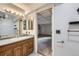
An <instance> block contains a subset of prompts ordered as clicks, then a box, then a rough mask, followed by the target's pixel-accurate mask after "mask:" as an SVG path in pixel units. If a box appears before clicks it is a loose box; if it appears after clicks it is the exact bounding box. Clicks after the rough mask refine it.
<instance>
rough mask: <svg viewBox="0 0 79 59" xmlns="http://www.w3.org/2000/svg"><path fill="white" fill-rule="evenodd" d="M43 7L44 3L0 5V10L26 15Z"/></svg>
mask: <svg viewBox="0 0 79 59" xmlns="http://www.w3.org/2000/svg"><path fill="white" fill-rule="evenodd" d="M43 5H45V4H44V3H0V10H4V9H7V10H11V11H14V12H18V13H22V14H27V13H29V12H31V11H33V10H35V9H38V8H39V7H41V6H43Z"/></svg>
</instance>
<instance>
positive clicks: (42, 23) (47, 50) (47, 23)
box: [37, 8, 52, 56]
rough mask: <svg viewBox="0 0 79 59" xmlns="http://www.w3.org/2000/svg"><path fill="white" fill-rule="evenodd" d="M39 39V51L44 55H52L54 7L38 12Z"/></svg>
mask: <svg viewBox="0 0 79 59" xmlns="http://www.w3.org/2000/svg"><path fill="white" fill-rule="evenodd" d="M37 25H38V36H37V37H38V39H37V52H38V53H40V54H41V55H44V56H51V55H52V8H48V9H46V10H43V11H41V12H39V13H37Z"/></svg>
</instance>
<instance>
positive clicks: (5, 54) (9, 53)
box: [0, 48, 13, 56]
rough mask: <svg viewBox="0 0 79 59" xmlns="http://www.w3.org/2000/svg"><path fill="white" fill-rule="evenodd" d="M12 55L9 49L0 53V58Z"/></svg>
mask: <svg viewBox="0 0 79 59" xmlns="http://www.w3.org/2000/svg"><path fill="white" fill-rule="evenodd" d="M12 55H13V51H12V49H11V48H10V49H8V50H5V51H3V52H0V56H12Z"/></svg>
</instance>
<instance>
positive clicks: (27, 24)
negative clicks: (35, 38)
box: [23, 18, 34, 30]
mask: <svg viewBox="0 0 79 59" xmlns="http://www.w3.org/2000/svg"><path fill="white" fill-rule="evenodd" d="M33 22H34V19H33V18H28V19H27V20H24V21H23V30H33Z"/></svg>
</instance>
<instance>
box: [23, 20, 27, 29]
mask: <svg viewBox="0 0 79 59" xmlns="http://www.w3.org/2000/svg"><path fill="white" fill-rule="evenodd" d="M26 27H27V23H26V20H24V21H23V29H24V30H26Z"/></svg>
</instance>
